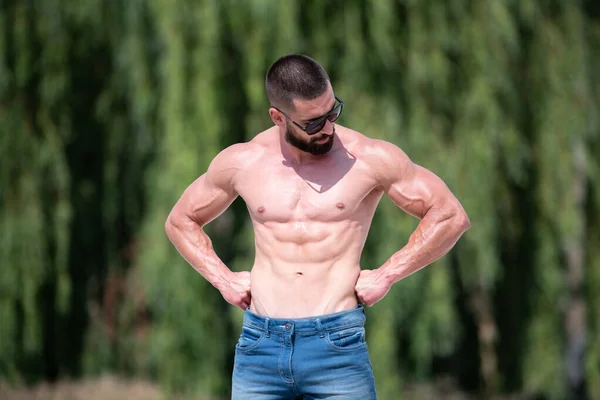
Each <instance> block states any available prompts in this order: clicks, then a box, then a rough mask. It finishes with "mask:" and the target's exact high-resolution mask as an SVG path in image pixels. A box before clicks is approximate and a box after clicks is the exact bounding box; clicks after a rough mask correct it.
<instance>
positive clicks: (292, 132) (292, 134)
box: [285, 121, 335, 156]
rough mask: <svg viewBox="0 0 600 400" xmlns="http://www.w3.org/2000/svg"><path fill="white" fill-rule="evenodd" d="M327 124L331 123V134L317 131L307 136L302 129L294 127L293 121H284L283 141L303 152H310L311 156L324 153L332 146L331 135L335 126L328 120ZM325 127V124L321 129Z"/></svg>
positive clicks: (332, 135)
mask: <svg viewBox="0 0 600 400" xmlns="http://www.w3.org/2000/svg"><path fill="white" fill-rule="evenodd" d="M328 124H331V134H329V135H326V134H322V133H317V134H315V135H313V136H308V135H307V134H306V133H304V132H302V130H300V129H298V128H296V126H295V125H294V124H293V123H291V122H290V121H286V126H285V141H286V142H288V143H289V144H291V145H292V146H294V147H296V148H297V149H299V150H302V151H304V152H305V153H310V154H312V155H313V156H319V155H322V154H326V153H327V152H329V150H331V147H332V146H333V137H334V135H335V127H334V126H333V124H332V123H330V122H328ZM325 125H327V124H325ZM326 127H327V126H325V127H324V128H323V130H325V129H326Z"/></svg>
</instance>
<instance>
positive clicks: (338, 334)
mask: <svg viewBox="0 0 600 400" xmlns="http://www.w3.org/2000/svg"><path fill="white" fill-rule="evenodd" d="M326 338H327V343H328V344H329V347H331V348H332V349H334V350H342V351H343V350H356V349H359V348H363V347H365V346H366V344H367V342H366V340H365V327H364V326H354V327H351V328H345V329H341V330H338V331H332V332H329V333H328V334H327V336H326Z"/></svg>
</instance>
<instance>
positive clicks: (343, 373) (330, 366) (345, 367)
mask: <svg viewBox="0 0 600 400" xmlns="http://www.w3.org/2000/svg"><path fill="white" fill-rule="evenodd" d="M365 321H366V315H365V310H364V308H363V306H361V305H359V306H357V307H356V308H354V309H352V310H349V311H342V312H339V313H335V314H329V315H323V316H319V317H312V318H301V319H295V318H292V319H270V318H266V317H262V316H259V315H257V314H254V313H252V312H250V311H249V310H248V311H246V313H245V315H244V323H243V326H242V334H241V335H240V338H239V341H238V343H237V345H236V350H235V362H234V367H233V379H232V400H276V399H277V400H280V399H294V400H296V399H304V400H312V399H339V400H341V399H344V400H353V399H360V400H371V399H376V398H377V397H376V394H375V379H374V377H373V370H372V368H371V361H370V359H369V354H368V349H367V343H366V341H365Z"/></svg>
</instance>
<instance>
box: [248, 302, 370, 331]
mask: <svg viewBox="0 0 600 400" xmlns="http://www.w3.org/2000/svg"><path fill="white" fill-rule="evenodd" d="M365 321H366V314H365V309H364V307H363V306H362V305H361V304H359V305H357V306H356V307H354V308H352V309H350V310H345V311H340V312H336V313H333V314H324V315H317V316H314V317H307V318H269V317H264V316H262V315H258V314H255V313H253V312H252V311H250V310H249V309H248V310H246V313H245V314H244V325H246V326H251V327H253V328H255V329H259V330H264V331H268V332H274V333H283V334H291V333H299V334H302V333H305V334H314V333H317V332H322V331H325V332H326V331H329V330H336V329H340V328H345V327H348V328H349V327H354V326H364V324H365Z"/></svg>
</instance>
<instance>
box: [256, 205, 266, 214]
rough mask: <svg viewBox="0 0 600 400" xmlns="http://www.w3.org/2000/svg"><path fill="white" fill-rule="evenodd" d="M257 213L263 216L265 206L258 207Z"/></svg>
mask: <svg viewBox="0 0 600 400" xmlns="http://www.w3.org/2000/svg"><path fill="white" fill-rule="evenodd" d="M257 211H258V213H259V214H262V213H264V212H265V208H264V207H263V206H260V207H258V210H257Z"/></svg>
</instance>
